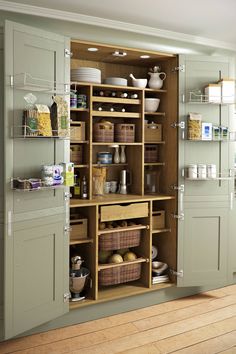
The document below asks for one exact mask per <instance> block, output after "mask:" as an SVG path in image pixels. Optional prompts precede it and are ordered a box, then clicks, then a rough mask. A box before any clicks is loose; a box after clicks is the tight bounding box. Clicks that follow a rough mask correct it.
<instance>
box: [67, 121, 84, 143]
mask: <svg viewBox="0 0 236 354" xmlns="http://www.w3.org/2000/svg"><path fill="white" fill-rule="evenodd" d="M76 123H77V125H71V127H70V139H71V140H78V141H84V140H85V124H86V123H85V122H76Z"/></svg>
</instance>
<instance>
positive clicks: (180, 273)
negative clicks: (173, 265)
mask: <svg viewBox="0 0 236 354" xmlns="http://www.w3.org/2000/svg"><path fill="white" fill-rule="evenodd" d="M170 273H171V274H172V275H175V276H176V277H179V278H183V276H184V271H183V270H182V269H181V270H180V271H179V272H177V271H176V270H174V269H170Z"/></svg>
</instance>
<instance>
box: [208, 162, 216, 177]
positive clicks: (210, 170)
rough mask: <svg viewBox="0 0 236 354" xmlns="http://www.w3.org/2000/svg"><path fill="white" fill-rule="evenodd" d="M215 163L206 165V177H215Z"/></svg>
mask: <svg viewBox="0 0 236 354" xmlns="http://www.w3.org/2000/svg"><path fill="white" fill-rule="evenodd" d="M216 177H217V176H216V165H214V164H209V165H207V178H213V179H214V178H216Z"/></svg>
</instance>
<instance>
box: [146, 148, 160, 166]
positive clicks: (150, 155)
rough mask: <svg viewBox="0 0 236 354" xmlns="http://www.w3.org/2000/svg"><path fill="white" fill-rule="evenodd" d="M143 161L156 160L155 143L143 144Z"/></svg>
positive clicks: (156, 150) (156, 149)
mask: <svg viewBox="0 0 236 354" xmlns="http://www.w3.org/2000/svg"><path fill="white" fill-rule="evenodd" d="M144 149H145V150H144V162H157V160H158V147H157V145H145V147H144Z"/></svg>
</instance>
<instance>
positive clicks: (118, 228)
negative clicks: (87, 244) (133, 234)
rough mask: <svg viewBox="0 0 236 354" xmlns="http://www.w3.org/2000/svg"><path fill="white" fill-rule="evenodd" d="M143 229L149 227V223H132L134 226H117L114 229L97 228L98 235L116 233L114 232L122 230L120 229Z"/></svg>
mask: <svg viewBox="0 0 236 354" xmlns="http://www.w3.org/2000/svg"><path fill="white" fill-rule="evenodd" d="M144 229H149V225H136V226H135V225H134V226H127V227H117V228H114V229H104V230H99V231H98V235H105V234H111V233H116V232H122V231H133V230H144Z"/></svg>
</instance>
